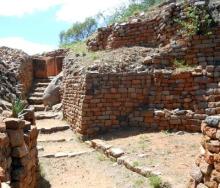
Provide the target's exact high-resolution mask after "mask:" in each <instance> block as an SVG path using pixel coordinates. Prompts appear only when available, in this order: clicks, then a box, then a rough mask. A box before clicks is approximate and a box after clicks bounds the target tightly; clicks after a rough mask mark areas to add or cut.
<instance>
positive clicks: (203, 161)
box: [188, 116, 220, 188]
mask: <svg viewBox="0 0 220 188" xmlns="http://www.w3.org/2000/svg"><path fill="white" fill-rule="evenodd" d="M219 128H220V116H209V117H207V118H206V120H205V121H203V122H202V126H201V130H202V133H203V137H202V141H201V147H200V154H199V156H198V158H197V160H196V162H195V164H194V166H193V168H192V171H191V177H192V178H191V180H190V183H189V186H188V187H189V188H200V187H204V188H206V187H207V188H218V187H219V185H220V154H219V152H220V141H219V140H220V129H219Z"/></svg>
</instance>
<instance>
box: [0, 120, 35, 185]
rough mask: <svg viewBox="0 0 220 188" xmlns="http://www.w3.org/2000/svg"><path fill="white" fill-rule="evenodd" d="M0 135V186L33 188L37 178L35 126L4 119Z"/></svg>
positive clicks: (22, 121)
mask: <svg viewBox="0 0 220 188" xmlns="http://www.w3.org/2000/svg"><path fill="white" fill-rule="evenodd" d="M4 122H5V123H4V124H3V123H1V124H0V125H1V133H0V156H1V158H0V159H1V160H0V173H1V172H2V173H1V175H0V184H1V182H10V186H11V187H16V188H35V187H36V185H37V178H38V156H37V147H36V146H37V136H38V130H37V127H36V126H33V125H31V123H30V122H28V121H24V120H19V119H14V118H10V119H6V120H4Z"/></svg>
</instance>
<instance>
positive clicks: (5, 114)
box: [2, 110, 12, 118]
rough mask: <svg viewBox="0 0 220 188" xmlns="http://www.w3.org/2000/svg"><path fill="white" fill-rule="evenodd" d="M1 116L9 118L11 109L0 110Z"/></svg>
mask: <svg viewBox="0 0 220 188" xmlns="http://www.w3.org/2000/svg"><path fill="white" fill-rule="evenodd" d="M2 116H3V117H6V118H10V117H12V112H11V111H8V110H4V111H3V112H2Z"/></svg>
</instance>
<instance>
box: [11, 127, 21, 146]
mask: <svg viewBox="0 0 220 188" xmlns="http://www.w3.org/2000/svg"><path fill="white" fill-rule="evenodd" d="M7 133H8V136H9V139H10V144H11V147H17V146H22V145H23V143H24V132H23V131H22V130H10V129H8V130H7Z"/></svg>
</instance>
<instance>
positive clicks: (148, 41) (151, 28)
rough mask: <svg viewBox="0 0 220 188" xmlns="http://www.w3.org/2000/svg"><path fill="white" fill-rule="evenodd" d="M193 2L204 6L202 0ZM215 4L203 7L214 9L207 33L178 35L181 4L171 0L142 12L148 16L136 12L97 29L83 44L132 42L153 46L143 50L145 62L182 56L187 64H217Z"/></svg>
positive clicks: (113, 45) (163, 61)
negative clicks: (130, 16) (152, 9)
mask: <svg viewBox="0 0 220 188" xmlns="http://www.w3.org/2000/svg"><path fill="white" fill-rule="evenodd" d="M196 3H197V4H199V5H200V4H201V5H202V6H206V4H205V1H199V2H195V4H196ZM219 7H220V3H219V2H218V3H217V4H214V3H213V4H211V3H210V5H209V7H208V6H207V7H204V9H206V8H208V9H209V12H211V13H213V12H215V14H214V15H213V19H214V20H215V21H216V25H215V26H214V27H211V28H210V31H211V32H212V35H211V36H204V35H198V36H197V35H196V36H192V37H190V38H188V37H186V36H184V35H182V34H181V33H180V32H179V30H180V26H179V25H178V24H177V22H175V20H176V19H183V18H184V4H183V3H176V1H172V3H169V4H167V3H165V4H163V6H160V7H157V9H156V10H154V11H153V12H152V13H147V14H146V15H148V14H150V15H151V16H148V17H146V18H145V17H144V16H140V17H139V18H133V19H131V20H130V21H129V22H125V23H120V24H115V25H110V26H108V27H107V28H101V29H99V30H98V33H97V36H96V37H95V38H93V39H89V40H88V42H87V46H88V49H89V50H91V51H100V50H106V49H117V48H121V47H133V46H144V47H150V48H154V49H155V50H154V51H153V50H152V53H150V54H146V55H147V57H146V58H147V62H146V64H145V65H155V66H158V65H160V66H161V65H164V66H170V65H172V61H174V60H175V59H181V60H184V61H186V63H187V64H189V65H197V64H200V65H202V66H206V65H209V64H218V65H219V58H220V56H219V46H220V44H219V36H220V33H219V31H220V29H219V28H220V25H219V23H220V22H219V21H220V19H219V18H218V17H219V15H220V8H219ZM216 15H217V16H216ZM155 51H156V52H155Z"/></svg>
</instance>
